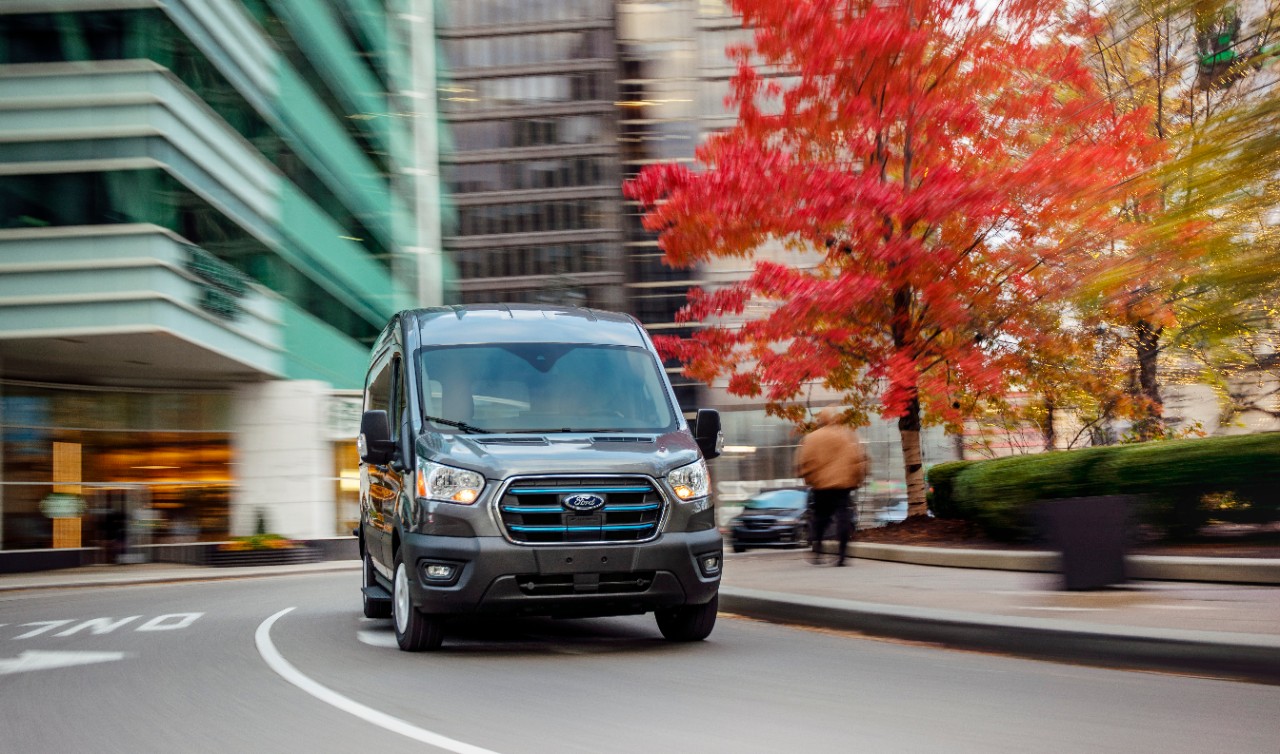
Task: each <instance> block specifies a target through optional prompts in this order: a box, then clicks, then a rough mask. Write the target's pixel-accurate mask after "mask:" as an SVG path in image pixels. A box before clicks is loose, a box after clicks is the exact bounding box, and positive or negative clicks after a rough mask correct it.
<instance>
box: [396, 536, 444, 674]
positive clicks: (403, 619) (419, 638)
mask: <svg viewBox="0 0 1280 754" xmlns="http://www.w3.org/2000/svg"><path fill="white" fill-rule="evenodd" d="M391 616H392V618H394V620H393V621H392V623H393V624H395V629H396V643H397V644H399V645H400V649H402V650H404V651H406V652H431V651H434V650H436V649H439V648H440V644H441V643H442V642H443V641H444V621H443V620H442V619H441V618H439V617H436V616H430V615H424V614H423V613H422V611H420V610H418V608H417V606H416V605H414V604H413V598H412V595H411V593H410V591H409V572H408V569H407V568H406V567H405V564H404V561H403V560H401V558H400V553H399V552H397V553H396V570H395V576H394V578H393V579H392V582H391Z"/></svg>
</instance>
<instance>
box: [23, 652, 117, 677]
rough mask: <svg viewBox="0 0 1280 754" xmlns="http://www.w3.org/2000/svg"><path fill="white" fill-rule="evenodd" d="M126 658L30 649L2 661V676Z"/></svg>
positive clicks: (110, 654) (102, 653)
mask: <svg viewBox="0 0 1280 754" xmlns="http://www.w3.org/2000/svg"><path fill="white" fill-rule="evenodd" d="M124 656H125V655H124V652H65V651H60V652H43V651H40V650H38V649H28V650H27V651H25V652H23V653H22V654H20V655H18V656H17V657H15V658H13V659H11V660H0V675H9V674H10V673H27V672H30V671H32V670H49V669H51V668H69V667H74V666H76V665H90V664H93V663H96V662H114V661H115V660H123V659H124Z"/></svg>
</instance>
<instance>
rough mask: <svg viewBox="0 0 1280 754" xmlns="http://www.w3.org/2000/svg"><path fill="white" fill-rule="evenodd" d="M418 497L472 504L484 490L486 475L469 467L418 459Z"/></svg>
mask: <svg viewBox="0 0 1280 754" xmlns="http://www.w3.org/2000/svg"><path fill="white" fill-rule="evenodd" d="M417 477H418V479H417V483H418V484H417V486H418V489H417V493H418V497H425V498H427V499H429V500H442V501H444V502H446V503H458V504H460V505H471V504H472V503H474V502H475V501H476V500H477V499H478V498H479V497H480V492H481V491H482V490H484V477H483V476H481V475H480V474H478V473H476V472H474V471H468V470H467V469H455V468H454V467H452V466H445V465H444V464H440V463H435V462H434V461H427V460H425V459H422V458H419V459H418V474H417Z"/></svg>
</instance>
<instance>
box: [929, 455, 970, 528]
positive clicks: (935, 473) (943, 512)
mask: <svg viewBox="0 0 1280 754" xmlns="http://www.w3.org/2000/svg"><path fill="white" fill-rule="evenodd" d="M975 463H979V462H978V461H951V462H949V463H940V464H938V465H936V466H933V467H930V468H929V470H928V471H927V472H926V473H925V476H926V479H928V482H929V492H928V494H927V500H928V503H929V510H931V511H933V515H935V516H937V517H938V518H960V514H959V513H958V512H957V511H956V510H955V505H954V504H953V501H954V499H955V498H954V495H953V494H952V492H951V490H952V487H953V485H954V483H955V479H956V476H957V475H959V473H960V472H961V471H963V470H965V469H967V468H969V467H970V466H972V465H974V464H975Z"/></svg>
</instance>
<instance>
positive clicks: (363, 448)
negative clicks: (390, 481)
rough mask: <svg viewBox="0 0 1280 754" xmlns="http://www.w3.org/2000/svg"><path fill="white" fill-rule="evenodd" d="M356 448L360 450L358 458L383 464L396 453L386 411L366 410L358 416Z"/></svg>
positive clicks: (379, 464) (366, 461)
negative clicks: (358, 428)
mask: <svg viewBox="0 0 1280 754" xmlns="http://www.w3.org/2000/svg"><path fill="white" fill-rule="evenodd" d="M356 449H357V450H358V451H359V452H360V460H361V461H364V462H365V463H372V464H376V465H378V466H384V465H386V464H387V463H389V462H390V461H391V459H392V457H393V456H395V453H396V444H395V443H394V442H392V441H391V424H390V422H388V421H387V412H386V411H381V410H379V411H366V412H364V414H363V415H361V417H360V436H359V437H358V438H356Z"/></svg>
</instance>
